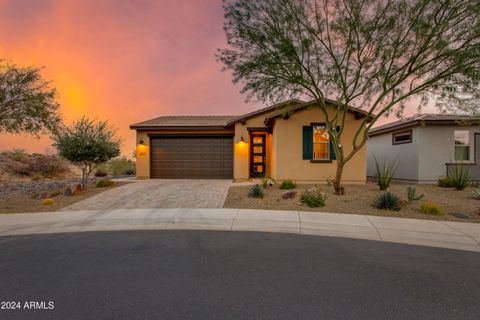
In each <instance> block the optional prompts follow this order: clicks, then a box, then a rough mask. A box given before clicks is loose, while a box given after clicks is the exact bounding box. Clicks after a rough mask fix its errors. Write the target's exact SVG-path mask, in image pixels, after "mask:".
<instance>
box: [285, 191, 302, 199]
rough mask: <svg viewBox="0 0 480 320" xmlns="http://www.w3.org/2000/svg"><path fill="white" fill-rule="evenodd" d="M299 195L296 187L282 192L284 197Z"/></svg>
mask: <svg viewBox="0 0 480 320" xmlns="http://www.w3.org/2000/svg"><path fill="white" fill-rule="evenodd" d="M297 195H298V190H295V189H290V190H286V191H284V192H283V194H282V199H294V198H296V197H297Z"/></svg>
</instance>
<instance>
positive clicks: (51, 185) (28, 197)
mask: <svg viewBox="0 0 480 320" xmlns="http://www.w3.org/2000/svg"><path fill="white" fill-rule="evenodd" d="M126 183H128V182H115V183H114V185H113V186H110V187H105V188H95V185H94V183H93V181H92V182H91V183H90V185H89V186H88V188H87V189H86V190H85V191H82V192H81V193H80V194H77V195H72V196H65V195H63V193H64V191H65V189H66V188H67V187H72V186H75V185H77V184H78V179H64V180H39V181H29V182H8V183H2V184H1V185H0V213H21V212H49V211H57V210H60V209H62V208H64V207H66V206H69V205H71V204H74V203H76V202H78V201H81V200H84V199H86V198H89V197H92V196H94V195H96V194H99V193H102V192H104V191H107V190H110V189H112V188H115V187H117V186H121V185H124V184H126ZM45 198H52V199H53V200H54V203H53V204H51V205H43V204H42V200H43V199H45Z"/></svg>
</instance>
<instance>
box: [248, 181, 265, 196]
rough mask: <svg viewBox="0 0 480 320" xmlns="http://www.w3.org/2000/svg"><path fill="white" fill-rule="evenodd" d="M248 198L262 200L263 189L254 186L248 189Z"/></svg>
mask: <svg viewBox="0 0 480 320" xmlns="http://www.w3.org/2000/svg"><path fill="white" fill-rule="evenodd" d="M248 196H249V197H250V198H263V188H262V187H261V186H260V185H258V184H256V185H254V186H253V187H251V188H250V189H248Z"/></svg>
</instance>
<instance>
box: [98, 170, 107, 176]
mask: <svg viewBox="0 0 480 320" xmlns="http://www.w3.org/2000/svg"><path fill="white" fill-rule="evenodd" d="M107 175H108V173H107V171H104V170H101V169H97V170H96V171H95V177H106V176H107Z"/></svg>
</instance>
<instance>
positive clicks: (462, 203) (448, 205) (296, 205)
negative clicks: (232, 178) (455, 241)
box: [224, 182, 480, 222]
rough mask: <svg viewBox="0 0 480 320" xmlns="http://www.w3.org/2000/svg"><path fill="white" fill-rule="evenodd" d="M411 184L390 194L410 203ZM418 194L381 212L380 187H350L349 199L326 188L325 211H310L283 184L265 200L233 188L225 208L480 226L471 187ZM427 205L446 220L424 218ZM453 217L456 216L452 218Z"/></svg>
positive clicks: (423, 188)
mask: <svg viewBox="0 0 480 320" xmlns="http://www.w3.org/2000/svg"><path fill="white" fill-rule="evenodd" d="M408 186H409V185H408V184H402V183H396V184H393V185H392V186H391V188H390V189H389V191H391V192H393V193H396V194H397V195H398V196H400V197H401V198H402V199H405V200H406V199H407V187H408ZM415 186H416V188H417V194H424V195H425V196H424V198H423V199H422V200H418V201H413V202H411V203H408V204H407V205H406V206H405V207H403V208H402V209H401V210H400V211H389V210H379V209H376V208H375V207H373V206H372V203H373V201H374V199H375V198H376V197H377V195H378V194H379V193H381V191H380V190H379V188H378V186H377V184H375V183H373V182H368V183H367V184H366V185H348V186H346V195H344V196H337V195H335V194H334V193H333V188H332V187H329V186H326V185H323V186H321V187H320V188H321V190H322V192H325V193H326V194H327V200H326V205H325V206H324V207H318V208H310V207H308V206H307V205H304V204H302V203H300V197H299V195H298V196H297V197H295V198H294V199H282V194H283V192H284V190H281V189H280V187H279V184H275V185H274V186H272V187H270V186H269V187H267V189H266V190H265V193H264V196H263V198H251V197H248V196H247V194H248V190H249V189H250V188H251V187H252V186H245V185H243V186H232V187H230V190H229V192H228V195H227V198H226V200H225V204H224V207H225V208H245V209H271V210H296V211H317V212H318V211H320V212H335V213H354V214H366V215H377V216H388V217H402V218H415V219H437V220H449V221H465V222H466V221H468V222H480V200H479V199H476V198H475V197H474V192H473V190H472V188H471V187H468V188H466V189H465V190H463V191H457V190H455V189H452V188H441V187H438V186H436V185H426V184H424V185H415ZM312 187H313V186H312V185H298V186H297V188H296V190H299V194H300V193H301V192H302V191H305V190H307V189H309V188H312ZM424 201H431V202H434V203H436V204H438V205H439V206H440V207H441V208H442V209H443V210H444V212H445V214H444V215H442V216H436V215H430V214H424V213H422V212H421V211H420V204H421V203H423V202H424ZM458 213H460V214H463V215H464V218H457V217H455V216H454V215H456V214H458ZM452 214H453V215H452Z"/></svg>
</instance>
